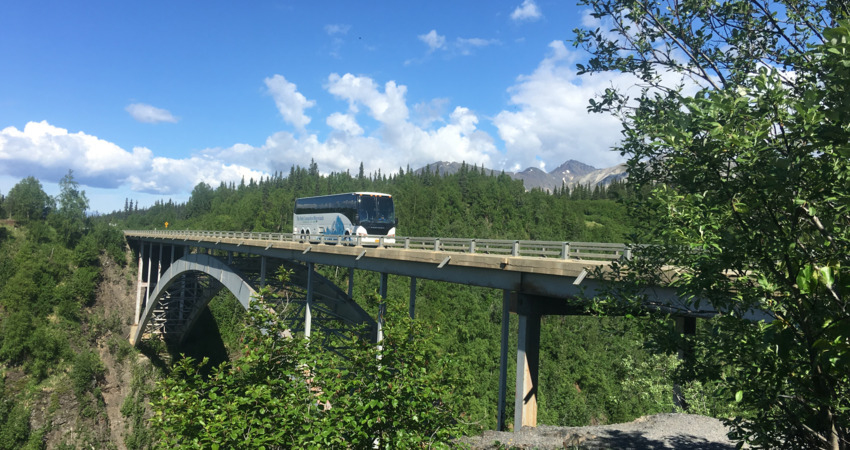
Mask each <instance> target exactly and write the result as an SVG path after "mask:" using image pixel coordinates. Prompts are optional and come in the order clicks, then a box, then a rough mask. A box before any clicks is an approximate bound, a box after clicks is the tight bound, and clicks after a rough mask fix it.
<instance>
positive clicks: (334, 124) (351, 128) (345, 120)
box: [326, 113, 363, 136]
mask: <svg viewBox="0 0 850 450" xmlns="http://www.w3.org/2000/svg"><path fill="white" fill-rule="evenodd" d="M326 122H327V124H328V126H329V127H331V128H333V129H334V130H337V131H341V132H343V133H345V134H348V135H350V136H360V135H361V134H363V128H362V127H360V125H358V124H357V120H356V119H355V118H354V116H353V115H351V114H342V113H333V114H331V115H330V116H328V119H327V121H326Z"/></svg>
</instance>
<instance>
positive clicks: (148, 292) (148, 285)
mask: <svg viewBox="0 0 850 450" xmlns="http://www.w3.org/2000/svg"><path fill="white" fill-rule="evenodd" d="M142 245H144V244H142ZM152 258H153V241H151V243H150V244H149V246H148V278H147V283H145V305H144V306H147V305H148V303H150V301H151V299H150V296H151V266H152V265H153V260H152Z"/></svg>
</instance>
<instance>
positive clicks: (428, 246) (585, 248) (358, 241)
mask: <svg viewBox="0 0 850 450" xmlns="http://www.w3.org/2000/svg"><path fill="white" fill-rule="evenodd" d="M124 234H130V235H133V234H136V235H138V234H143V235H152V236H162V237H168V236H174V237H178V236H180V237H190V238H191V237H195V238H207V239H245V240H261V241H292V242H310V243H317V244H321V245H338V244H340V243H342V244H346V243H348V244H350V245H355V246H362V245H363V242H364V241H367V242H369V243H376V245H377V246H378V247H384V248H397V249H412V250H429V251H437V252H448V253H477V254H495V255H505V256H523V257H538V258H559V259H586V260H594V261H598V260H614V259H620V258H627V259H628V258H631V248H630V247H629V246H627V245H625V244H616V243H613V244H612V243H602V242H567V241H531V240H504V239H464V238H437V237H395V238H392V237H386V236H351V237H350V238H347V237H340V236H326V235H315V234H314V235H301V234H293V233H272V232H261V231H207V230H125V231H124ZM347 239H350V240H347Z"/></svg>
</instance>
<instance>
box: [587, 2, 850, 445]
mask: <svg viewBox="0 0 850 450" xmlns="http://www.w3.org/2000/svg"><path fill="white" fill-rule="evenodd" d="M583 3H584V4H587V5H588V6H589V7H590V8H592V15H593V17H595V18H597V19H599V20H600V24H601V27H602V28H598V29H595V30H577V31H576V39H575V41H574V42H575V44H576V45H577V46H579V47H581V48H584V49H586V50H588V51H589V52H590V53H591V58H590V60H589V62H588V64H586V65H584V66H580V67H579V70H580V71H584V72H591V73H592V72H601V71H609V70H614V71H621V72H626V73H631V74H634V75H635V76H636V77H638V78H639V79H640V80H641V82H642V83H643V85H644V86H645V87H644V89H643V91H642V92H641V93H640V95H639V98H637V99H636V101H633V100H629V99H627V98H626V97H625V94H624V92H619V91H617V90H616V89H613V88H612V89H610V90H608V91H607V92H606V93H605V94H604V95H603V96H602V97H601V98H599V99H595V100H592V101H591V107H590V109H591V110H596V111H608V112H612V113H614V114H617V115H619V116H620V117H621V118H622V120H623V135H624V140H623V142H622V144H621V147H620V150H621V151H622V153H623V154H624V155H627V156H628V157H629V173H630V182H631V183H632V185H633V187H634V192H635V193H637V194H639V197H638V198H637V200H636V202H635V204H634V210H633V212H634V214H635V215H636V217H635V219H636V223H638V224H641V226H642V235H640V236H639V237H638V239H641V240H642V242H647V243H654V244H658V245H657V246H653V247H649V248H646V249H645V250H644V251H643V252H642V253H643V254H642V256H643V259H637V260H635V261H636V262H634V263H631V264H630V267H629V269H630V271H629V273H630V274H631V275H630V276H631V277H632V279H633V280H634V281H636V282H637V281H641V282H650V283H652V282H658V278H659V277H660V273H661V271H660V269H661V268H662V266H663V265H665V264H670V265H673V266H676V267H679V268H680V270H681V272H680V273H679V274H678V275H677V276H676V277H675V279H674V280H673V283H674V284H675V285H676V286H678V287H679V288H680V289H681V292H682V294H683V295H685V296H686V297H688V298H691V299H692V301H693V302H694V303H697V304H699V303H700V302H704V301H706V300H707V301H711V303H713V304H714V305H716V306H718V307H720V308H722V309H724V310H725V311H728V312H729V314H728V315H726V316H725V317H723V318H721V319H720V320H718V323H717V324H716V326H717V328H716V330H717V331H718V332H717V333H715V334H713V336H712V337H711V338H710V339H708V340H707V342H706V345H709V346H710V347H711V349H712V351H711V352H710V354H711V357H710V358H709V359H708V360H706V364H710V365H712V366H713V367H714V370H716V373H717V374H718V376H719V377H721V378H722V379H723V380H724V382H725V384H726V385H727V387H728V388H729V389H730V391H729V392H730V395H734V396H735V398H736V399H737V400H738V401H739V402H740V404H742V407H743V408H745V409H747V410H750V411H752V416H750V417H747V418H740V417H739V418H737V419H735V420H734V421H732V424H733V425H734V429H735V435H736V436H737V437H738V438H739V439H740V440H741V441H742V442H749V443H750V444H751V445H754V446H758V447H770V448H780V447H781V448H814V447H825V448H834V449H838V448H848V447H850V316H848V313H850V310H848V306H850V305H848V296H850V272H848V271H850V261H848V259H850V251H849V250H850V227H848V225H850V211H848V206H850V191H849V190H850V145H848V142H850V96H848V92H850V91H848V86H850V53H848V50H850V46H848V41H850V29H848V23H846V22H840V20H843V19H844V18H846V17H847V12H848V3H847V2H845V1H842V0H839V1H819V0H782V1H770V0H720V1H707V2H703V1H675V0H667V1H658V2H655V1H653V2H650V1H648V0H586V1H584V2H583ZM673 76H679V77H681V82H680V84H678V85H673V84H671V83H670V79H671V78H672V77H673ZM688 92H690V93H691V94H690V95H689V94H688ZM748 310H760V311H763V312H765V313H766V314H767V315H769V316H770V317H771V318H772V319H773V320H772V321H770V322H759V323H751V322H747V321H744V320H742V319H741V318H740V317H741V314H740V313H741V312H744V311H748ZM732 393H734V394H732Z"/></svg>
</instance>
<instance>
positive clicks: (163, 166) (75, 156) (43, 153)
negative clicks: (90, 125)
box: [0, 121, 262, 209]
mask: <svg viewBox="0 0 850 450" xmlns="http://www.w3.org/2000/svg"><path fill="white" fill-rule="evenodd" d="M69 169H71V170H73V171H74V177H75V179H76V180H77V181H78V182H80V183H81V184H83V185H86V186H91V187H99V188H110V189H115V188H120V187H129V188H130V189H132V190H134V191H137V192H148V193H156V194H179V193H183V192H188V191H191V190H192V188H193V187H194V186H195V185H196V184H197V183H199V182H201V181H205V182H215V183H218V182H219V181H221V180H224V181H237V182H238V181H239V180H241V178H242V176H243V175H244V176H246V177H247V178H250V177H254V178H255V179H259V177H260V176H262V172H261V171H257V170H251V169H248V168H246V167H243V166H239V165H237V164H222V163H221V162H218V161H215V160H208V159H204V158H202V157H191V158H188V159H172V158H162V157H154V155H153V152H152V151H151V150H150V149H147V148H144V147H135V148H133V150H132V151H129V152H128V151H127V150H124V149H123V148H121V147H119V146H117V145H115V144H114V143H112V142H108V141H105V140H103V139H99V138H97V137H95V136H92V135H89V134H85V133H82V132H78V133H69V132H68V130H66V129H64V128H59V127H55V126H53V125H50V124H49V123H47V122H45V121H42V122H29V123H27V124H26V126H24V129H23V130H18V129H17V128H15V127H7V128H5V129H3V130H0V175H10V176H16V177H21V176H27V175H33V176H35V177H36V178H38V179H39V180H42V181H45V182H56V181H58V180H59V179H60V178H61V177H62V176H64V175H65V174H66V173H67V172H68V170H69ZM116 209H117V207H116Z"/></svg>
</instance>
